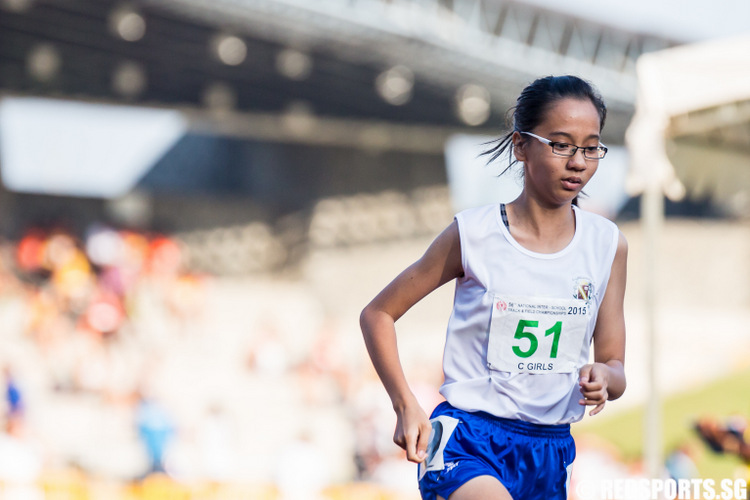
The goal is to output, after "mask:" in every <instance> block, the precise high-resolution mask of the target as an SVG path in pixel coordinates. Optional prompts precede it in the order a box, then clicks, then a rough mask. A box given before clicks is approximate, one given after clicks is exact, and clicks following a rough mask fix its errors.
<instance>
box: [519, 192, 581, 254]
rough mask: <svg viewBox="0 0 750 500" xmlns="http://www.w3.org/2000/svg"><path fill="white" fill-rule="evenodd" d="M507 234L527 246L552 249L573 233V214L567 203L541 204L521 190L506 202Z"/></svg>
mask: <svg viewBox="0 0 750 500" xmlns="http://www.w3.org/2000/svg"><path fill="white" fill-rule="evenodd" d="M506 210H507V213H508V221H509V225H510V234H511V235H512V236H513V238H514V239H515V240H516V241H517V242H518V243H519V244H521V246H523V247H524V248H527V249H528V250H531V251H534V252H538V253H555V252H558V251H560V250H562V249H563V248H565V247H566V246H568V244H569V243H570V241H571V240H572V239H573V236H574V235H575V230H576V218H575V214H574V213H573V207H572V205H571V204H570V203H566V204H564V205H560V206H545V205H542V204H540V203H538V202H537V201H536V200H533V199H530V198H528V197H526V196H524V195H523V194H521V196H519V197H518V198H516V199H515V200H514V201H512V202H511V203H509V204H508V205H506Z"/></svg>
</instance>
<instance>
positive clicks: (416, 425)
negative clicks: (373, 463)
mask: <svg viewBox="0 0 750 500" xmlns="http://www.w3.org/2000/svg"><path fill="white" fill-rule="evenodd" d="M396 418H397V420H396V431H395V432H394V433H393V442H394V443H396V444H397V445H399V446H400V447H401V448H403V449H404V450H406V458H407V459H408V460H409V461H410V462H414V463H422V462H424V459H425V458H426V457H427V445H428V443H429V442H430V433H431V432H432V425H431V424H430V420H429V418H427V414H426V413H425V412H424V410H422V407H421V406H419V404H418V403H416V402H414V403H411V404H408V405H406V406H404V407H403V408H401V409H396Z"/></svg>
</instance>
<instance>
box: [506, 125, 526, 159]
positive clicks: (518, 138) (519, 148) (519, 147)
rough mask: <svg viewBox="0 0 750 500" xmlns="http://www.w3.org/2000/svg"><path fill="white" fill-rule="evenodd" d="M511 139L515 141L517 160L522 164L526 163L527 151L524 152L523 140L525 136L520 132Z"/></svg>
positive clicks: (515, 133) (514, 148) (514, 152)
mask: <svg viewBox="0 0 750 500" xmlns="http://www.w3.org/2000/svg"><path fill="white" fill-rule="evenodd" d="M510 139H511V141H513V154H514V155H515V157H516V160H518V161H520V162H524V161H526V151H525V150H524V145H525V141H524V140H523V136H522V135H521V134H520V133H519V132H513V135H512V136H511V138H510Z"/></svg>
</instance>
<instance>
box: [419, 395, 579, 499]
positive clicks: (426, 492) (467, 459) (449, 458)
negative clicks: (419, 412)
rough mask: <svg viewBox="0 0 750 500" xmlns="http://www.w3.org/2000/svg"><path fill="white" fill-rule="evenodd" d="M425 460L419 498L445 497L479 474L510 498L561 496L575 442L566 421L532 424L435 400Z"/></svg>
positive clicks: (560, 497) (554, 497)
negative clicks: (493, 480)
mask: <svg viewBox="0 0 750 500" xmlns="http://www.w3.org/2000/svg"><path fill="white" fill-rule="evenodd" d="M430 421H431V422H432V429H433V432H432V435H431V439H430V443H429V446H428V448H427V459H426V460H425V461H424V463H422V464H420V466H419V476H420V480H419V490H420V492H421V493H422V498H423V499H424V500H435V498H436V497H437V495H440V496H441V497H443V498H444V499H447V498H448V497H449V496H450V495H451V494H452V493H453V492H454V491H456V490H457V489H458V488H459V487H460V486H461V485H463V484H464V483H466V482H467V481H469V480H470V479H473V478H475V477H478V476H492V477H494V478H497V479H498V481H500V482H501V483H502V484H503V486H505V488H506V489H507V490H508V492H509V493H510V495H511V496H512V497H513V500H538V499H540V498H543V499H545V500H553V499H554V500H565V499H566V498H567V489H568V482H569V479H570V470H571V467H572V464H573V460H574V459H575V456H576V448H575V442H574V441H573V437H572V436H571V435H570V425H537V424H531V423H528V422H523V421H520V420H509V419H505V418H497V417H494V416H492V415H490V414H487V413H483V412H475V413H469V412H466V411H463V410H459V409H457V408H454V407H453V406H451V405H450V404H448V403H447V402H443V403H440V405H438V407H437V408H435V411H433V412H432V418H431V420H430Z"/></svg>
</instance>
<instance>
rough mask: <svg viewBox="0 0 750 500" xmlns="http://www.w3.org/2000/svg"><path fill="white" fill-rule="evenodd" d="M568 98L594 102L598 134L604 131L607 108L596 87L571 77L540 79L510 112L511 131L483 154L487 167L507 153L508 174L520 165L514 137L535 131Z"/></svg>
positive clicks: (526, 91) (525, 90) (528, 89)
mask: <svg viewBox="0 0 750 500" xmlns="http://www.w3.org/2000/svg"><path fill="white" fill-rule="evenodd" d="M567 98H573V99H581V100H585V99H588V100H589V101H591V103H592V104H593V105H594V107H595V108H596V110H597V112H598V113H599V130H601V129H602V128H603V127H604V121H605V119H606V118H607V106H606V105H605V104H604V101H603V100H602V97H601V96H600V95H599V93H598V92H597V90H596V89H595V88H594V87H593V85H591V84H590V83H589V82H587V81H585V80H582V79H581V78H578V77H577V76H571V75H565V76H546V77H544V78H539V79H537V80H535V81H534V82H533V83H531V84H530V85H528V86H527V87H526V88H525V89H523V91H522V92H521V95H519V96H518V99H517V100H516V105H515V106H514V107H512V108H511V109H510V110H509V111H512V118H513V122H512V124H513V126H512V128H511V130H510V131H509V132H508V133H507V134H505V135H504V136H502V137H500V138H499V139H497V140H495V141H491V142H490V143H488V144H494V146H493V147H492V148H490V149H488V150H487V151H485V152H483V153H482V156H489V159H488V160H487V163H490V162H492V161H495V160H496V159H497V158H499V157H500V156H502V155H503V154H504V153H505V152H506V151H507V152H508V167H507V168H506V169H505V170H503V173H505V172H506V171H507V170H508V169H509V168H510V167H512V166H513V165H514V164H515V163H517V162H518V160H517V159H516V158H515V155H514V154H513V140H512V138H513V133H514V132H529V131H531V130H533V129H534V128H535V127H536V126H537V125H539V124H540V123H541V122H542V121H543V120H544V117H545V115H546V113H547V111H548V110H549V108H550V107H551V106H552V105H553V104H555V103H556V102H557V101H560V100H562V99H567Z"/></svg>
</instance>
